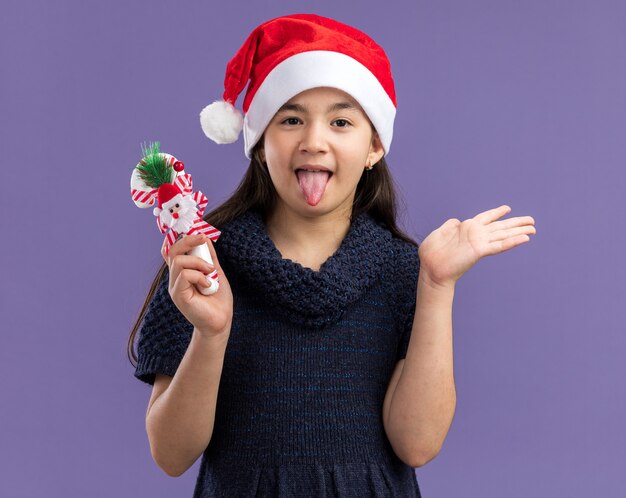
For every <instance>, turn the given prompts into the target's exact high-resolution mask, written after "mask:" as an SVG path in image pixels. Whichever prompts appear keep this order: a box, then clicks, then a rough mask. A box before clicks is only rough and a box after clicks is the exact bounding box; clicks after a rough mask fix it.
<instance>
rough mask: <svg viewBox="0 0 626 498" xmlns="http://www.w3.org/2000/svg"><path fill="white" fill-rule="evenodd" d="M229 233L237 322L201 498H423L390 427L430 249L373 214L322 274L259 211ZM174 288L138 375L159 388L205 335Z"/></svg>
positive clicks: (151, 327)
mask: <svg viewBox="0 0 626 498" xmlns="http://www.w3.org/2000/svg"><path fill="white" fill-rule="evenodd" d="M220 230H221V231H222V235H221V236H220V238H219V240H218V241H217V242H216V243H215V248H216V252H217V255H218V258H219V261H220V263H221V265H222V267H223V269H224V272H225V273H226V276H227V277H228V280H229V282H230V285H231V288H232V291H233V298H234V312H233V322H232V328H231V332H230V336H229V340H228V345H227V347H226V353H225V357H224V366H223V370H222V376H221V380H220V386H219V392H218V398H217V407H216V414H215V425H214V429H213V435H212V438H211V441H210V443H209V445H208V447H207V448H206V450H205V451H204V453H203V455H202V461H201V466H200V472H199V475H198V479H197V483H196V488H195V492H194V498H208V497H228V498H232V497H244V498H245V497H285V498H286V497H294V498H295V497H298V498H303V497H315V498H317V497H342V498H347V497H358V498H367V497H395V498H398V497H420V496H421V495H420V490H419V486H418V483H417V480H416V477H415V470H414V469H413V468H412V467H410V466H408V465H406V464H405V463H403V462H402V461H401V460H400V459H399V458H398V457H397V456H396V454H395V453H394V451H393V449H392V447H391V445H390V443H389V440H388V439H387V437H386V434H385V430H384V427H383V420H382V406H383V400H384V396H385V393H386V390H387V386H388V384H389V380H390V377H391V374H392V372H393V369H394V367H395V365H396V363H397V362H398V360H400V359H402V358H404V357H405V354H406V349H407V345H408V340H409V336H410V332H411V326H412V322H413V314H414V311H415V299H416V286H417V277H418V272H419V260H418V254H417V247H415V246H414V245H412V244H409V243H407V242H404V241H402V240H400V239H397V238H394V237H392V235H391V233H390V232H389V231H388V230H387V229H386V228H384V227H383V226H381V225H379V224H377V223H376V222H375V221H374V220H373V219H372V218H371V217H370V216H369V215H367V214H361V215H359V216H356V217H355V218H354V220H353V221H352V224H351V226H350V229H349V231H348V233H347V235H346V237H345V238H344V240H343V241H342V243H341V246H340V247H339V249H338V250H337V251H336V252H335V253H334V254H333V255H332V256H331V257H330V258H328V259H327V260H326V262H325V263H324V264H323V265H322V266H321V268H320V270H319V271H314V270H312V269H310V268H306V267H304V266H302V265H300V264H299V263H296V262H294V261H292V260H288V259H283V258H282V256H281V254H280V252H279V251H278V249H277V248H276V246H275V245H274V243H273V242H272V240H271V239H270V238H269V236H268V234H267V231H266V228H265V224H264V221H263V218H262V216H261V215H260V214H259V213H257V212H255V211H250V212H248V213H246V214H245V215H243V216H241V217H239V218H237V219H236V220H234V221H232V222H230V223H229V224H227V225H226V226H224V227H220ZM167 287H168V278H167V273H166V277H165V278H164V279H163V281H162V282H161V285H160V287H159V288H158V290H157V292H156V293H155V295H154V298H153V300H152V301H151V303H150V305H149V308H148V310H147V312H146V316H145V318H144V321H143V324H142V328H141V331H140V337H139V342H138V346H137V350H138V357H139V359H138V365H137V369H136V371H135V376H136V377H137V378H138V379H140V380H142V381H144V382H147V383H149V384H153V383H154V378H155V373H163V374H166V375H170V376H173V375H174V374H175V373H176V369H177V368H178V365H179V364H180V361H181V360H182V357H183V355H184V354H185V351H186V349H187V346H188V344H189V342H190V340H191V334H192V330H193V326H192V325H191V324H190V323H189V322H188V321H187V320H186V319H185V317H184V316H183V315H182V314H181V313H180V311H178V309H177V308H176V307H175V305H174V304H173V303H172V300H171V298H170V296H169V293H168V290H167Z"/></svg>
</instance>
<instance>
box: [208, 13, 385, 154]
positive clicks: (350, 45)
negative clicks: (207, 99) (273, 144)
mask: <svg viewBox="0 0 626 498" xmlns="http://www.w3.org/2000/svg"><path fill="white" fill-rule="evenodd" d="M248 80H250V84H249V85H248V90H247V92H246V95H245V97H244V100H243V106H242V107H243V114H242V113H241V111H239V110H238V109H235V107H234V104H235V101H236V100H237V97H238V95H239V94H240V93H241V92H242V91H243V89H244V88H245V86H246V84H247V83H248ZM322 86H328V87H333V88H338V89H340V90H343V91H344V92H346V93H348V94H350V95H351V96H352V97H353V98H354V99H355V100H356V101H357V102H358V103H359V104H360V105H361V107H362V108H363V110H364V111H365V113H366V114H367V116H368V117H369V119H370V120H371V121H372V124H373V125H374V128H376V131H377V132H378V135H379V137H380V139H381V142H382V144H383V148H384V150H385V155H386V154H388V153H389V148H390V146H391V139H392V136H393V122H394V119H395V115H396V94H395V89H394V84H393V78H392V75H391V65H390V63H389V60H388V59H387V56H386V54H385V52H384V51H383V49H382V48H381V47H380V46H379V45H378V44H376V42H374V40H372V39H371V38H370V37H369V36H367V35H366V34H365V33H363V32H361V31H359V30H357V29H356V28H353V27H351V26H348V25H346V24H342V23H340V22H338V21H335V20H333V19H330V18H328V17H322V16H318V15H316V14H293V15H288V16H283V17H277V18H275V19H272V20H270V21H267V22H265V23H263V24H261V25H260V26H258V27H257V28H255V29H254V31H252V33H251V34H250V36H248V39H247V40H246V41H245V42H244V44H243V45H242V46H241V48H240V49H239V51H238V52H237V54H236V55H235V57H233V58H232V60H231V61H230V62H229V63H228V65H227V67H226V77H225V79H224V88H225V90H224V95H223V100H221V101H215V102H213V103H212V104H210V105H208V106H206V107H205V108H204V109H203V110H202V112H201V113H200V123H201V126H202V130H203V131H204V133H205V135H206V136H207V137H209V138H210V139H211V140H213V141H214V142H216V143H218V144H224V143H232V142H234V141H236V140H237V138H238V137H239V132H240V131H241V129H242V128H243V137H244V152H245V154H246V157H247V158H248V159H250V158H251V151H252V148H253V147H254V145H255V144H256V143H257V142H258V140H259V138H261V135H262V134H263V132H264V130H265V128H266V126H267V125H268V123H269V122H270V121H271V119H272V117H273V116H274V114H275V113H276V111H278V109H279V108H280V107H281V106H282V105H283V104H284V103H285V102H287V101H288V100H289V99H290V98H292V97H293V96H295V95H297V94H298V93H300V92H303V91H304V90H308V89H310V88H316V87H322Z"/></svg>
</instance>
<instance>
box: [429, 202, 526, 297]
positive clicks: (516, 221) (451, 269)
mask: <svg viewBox="0 0 626 498" xmlns="http://www.w3.org/2000/svg"><path fill="white" fill-rule="evenodd" d="M510 211H511V208H510V207H509V206H507V205H503V206H500V207H497V208H494V209H490V210H488V211H484V212H482V213H479V214H477V215H476V216H474V217H473V218H470V219H467V220H465V221H460V220H458V219H456V218H451V219H449V220H448V221H446V222H445V223H444V224H443V225H441V226H440V227H439V228H438V229H436V230H434V231H433V232H432V233H430V234H429V235H428V237H426V238H425V239H424V240H423V241H422V243H421V244H420V247H419V257H420V272H426V274H427V276H428V278H429V279H430V281H431V282H433V283H436V284H440V285H450V284H454V283H455V282H456V281H457V280H458V279H459V278H461V276H462V275H463V274H464V273H465V272H466V271H467V270H469V269H470V268H471V267H472V266H474V265H475V264H476V262H478V260H479V259H480V258H482V257H483V256H491V255H494V254H499V253H501V252H505V251H508V250H509V249H512V248H513V247H516V246H518V245H520V244H523V243H524V242H528V241H529V240H530V237H529V235H530V234H535V233H536V230H535V226H534V225H535V220H534V219H533V218H532V217H531V216H521V217H515V218H508V219H506V220H500V221H497V220H499V219H500V218H502V216H504V215H505V214H507V213H508V212H510Z"/></svg>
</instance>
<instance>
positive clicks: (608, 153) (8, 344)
mask: <svg viewBox="0 0 626 498" xmlns="http://www.w3.org/2000/svg"><path fill="white" fill-rule="evenodd" d="M625 5H626V4H624V2H622V1H617V0H616V1H613V2H611V1H597V0H596V1H591V0H589V1H570V2H555V1H546V0H534V1H527V2H519V1H512V0H504V1H502V0H499V1H496V0H492V1H486V0H478V1H473V2H467V1H464V0H458V1H438V2H425V1H417V2H416V1H405V2H402V3H400V2H394V3H392V4H390V3H388V2H373V1H371V2H363V1H359V2H357V1H351V2H337V1H336V0H332V1H317V2H315V3H313V2H288V1H282V2H254V3H253V2H243V1H232V2H220V3H217V2H215V3H209V2H199V1H196V2H185V3H176V2H163V1H147V0H146V1H132V2H115V3H112V2H89V1H56V2H46V1H43V0H39V1H35V2H33V1H24V0H20V1H19V2H18V1H6V0H5V1H4V2H3V8H2V16H0V26H1V28H2V29H0V57H1V62H2V65H1V80H0V84H1V85H2V88H1V90H2V91H1V92H0V112H1V116H2V124H1V125H0V143H1V151H2V167H3V171H4V175H3V177H4V182H3V188H2V190H3V194H2V195H1V196H0V205H1V208H2V209H1V212H2V216H1V219H2V249H1V251H2V262H3V264H4V265H5V266H4V277H3V278H2V284H1V285H2V289H1V294H0V312H1V316H2V320H1V323H2V347H1V349H0V375H1V378H2V381H3V382H2V385H3V387H2V391H1V392H2V394H1V398H0V400H1V401H0V448H2V450H1V453H0V495H2V496H11V497H33V496H49V497H83V496H90V497H134V496H150V497H153V498H157V497H171V496H191V494H192V490H193V486H194V483H195V479H196V475H197V471H198V464H199V461H198V462H196V464H195V465H194V466H193V467H192V468H191V469H189V471H188V472H187V473H186V474H184V475H183V476H182V477H180V478H178V479H173V478H171V477H168V476H167V475H166V474H165V473H163V472H162V471H161V470H160V469H159V468H158V467H157V466H156V464H155V463H154V462H153V461H152V459H151V456H150V451H149V446H148V440H147V436H146V433H145V426H144V416H145V411H146V407H147V403H148V399H149V395H150V389H149V388H148V386H147V385H145V384H142V383H140V382H139V381H137V380H136V379H134V378H133V369H132V367H131V365H130V363H129V362H128V360H127V358H126V353H125V348H126V340H127V337H128V333H129V330H130V328H131V326H132V324H133V322H134V320H135V318H136V316H137V313H138V311H139V309H140V306H141V304H142V302H143V299H144V298H145V295H146V293H147V290H148V286H149V284H150V282H151V281H152V278H153V277H154V275H155V272H156V270H157V268H158V266H159V265H160V263H161V256H160V253H159V249H160V247H161V242H162V236H161V235H160V233H159V232H158V230H157V227H156V224H155V222H154V217H153V216H152V214H151V213H150V211H149V210H140V209H137V208H136V207H135V206H134V204H133V203H132V202H131V199H130V191H129V181H130V174H131V170H132V168H133V166H134V165H135V164H136V162H137V160H138V159H139V158H140V152H141V149H140V144H141V143H142V142H143V141H146V140H160V141H161V143H162V149H163V150H165V151H167V152H170V153H172V154H174V155H176V156H178V157H179V158H180V159H181V160H183V161H184V162H185V163H186V164H187V169H188V171H189V172H190V173H192V175H193V177H194V182H195V185H197V186H198V188H199V189H201V190H202V191H203V192H204V193H205V194H206V195H207V196H208V197H209V200H210V204H209V208H211V207H214V206H215V205H217V204H218V203H220V202H221V201H222V200H224V199H225V198H226V197H227V196H228V195H229V194H230V193H231V192H232V191H233V189H234V188H235V187H236V185H237V183H238V182H239V179H240V178H241V176H242V174H243V172H244V170H245V168H246V167H247V164H248V161H247V160H246V159H245V157H244V154H243V138H242V137H240V139H239V141H238V142H237V143H236V144H232V145H221V146H220V145H216V144H214V143H213V142H211V141H209V140H208V139H207V138H206V137H204V135H203V134H202V131H201V129H200V126H199V120H198V114H199V112H200V110H201V109H202V107H204V106H205V105H207V104H209V103H210V102H212V101H213V100H215V99H217V98H220V97H221V94H222V91H223V78H224V71H225V67H226V63H227V62H228V61H229V60H230V58H231V57H232V56H233V55H234V54H235V52H236V50H237V49H238V48H239V46H240V45H241V43H242V42H243V41H244V39H245V38H246V37H247V36H248V34H249V32H250V31H251V30H252V29H253V28H254V27H255V26H257V25H258V24H260V23H261V22H263V21H266V20H268V19H270V18H273V17H276V16H279V15H284V14H291V13H296V12H315V13H318V14H321V15H327V16H331V17H335V18H336V19H338V20H340V21H343V22H346V23H348V24H351V25H353V26H355V27H357V28H360V29H362V30H364V31H365V32H367V33H368V34H370V35H371V36H372V37H373V38H374V39H375V40H376V41H378V42H379V43H380V44H381V45H382V46H383V47H384V48H385V50H386V52H387V54H388V56H389V58H390V60H391V63H392V68H393V71H394V79H395V82H396V90H397V94H398V114H397V119H396V126H395V134H394V138H393V146H392V148H391V152H390V154H389V156H388V159H389V164H390V166H391V168H392V170H393V173H394V175H395V178H396V180H397V182H398V184H400V185H401V194H402V195H403V197H404V199H405V201H406V211H405V213H404V215H403V217H402V218H401V223H402V225H403V226H404V227H406V229H407V231H408V232H409V233H410V234H412V235H413V236H414V237H415V238H417V239H419V240H422V239H423V238H424V237H425V236H426V235H428V233H430V232H431V231H432V230H434V229H436V228H437V227H439V226H440V225H441V224H442V223H443V222H445V221H446V220H447V219H448V218H451V217H455V218H459V219H466V218H469V217H472V216H474V215H475V214H477V213H479V212H481V211H484V210H487V209H490V208H493V207H497V206H499V205H501V204H508V205H510V206H511V207H512V212H511V213H510V214H509V215H508V216H507V217H510V216H522V215H532V216H533V217H534V218H535V220H536V227H537V235H536V236H534V237H533V238H532V239H531V241H530V242H529V243H526V244H523V245H522V246H519V247H517V248H515V249H513V250H511V251H509V252H507V253H504V254H500V255H498V256H495V257H488V258H485V259H483V260H482V261H480V262H479V263H478V264H477V265H476V266H475V267H474V268H472V269H471V270H470V271H469V272H468V273H467V274H466V275H465V276H464V277H463V278H462V279H461V280H460V281H459V283H458V285H457V290H456V295H455V303H454V310H453V317H454V352H455V379H456V387H457V395H458V401H457V408H456V414H455V418H454V422H453V424H452V427H451V430H450V432H449V434H448V437H447V439H446V442H445V444H444V447H443V450H442V451H441V453H440V454H439V456H437V458H436V459H435V460H433V461H432V462H430V463H429V464H428V465H426V466H424V467H421V468H418V469H417V476H418V481H419V483H420V486H421V488H422V491H423V495H424V497H425V498H437V497H441V498H443V497H465V496H467V497H481V498H491V497H493V498H502V497H507V498H517V497H527V496H533V497H555V496H559V497H560V496H568V497H587V496H602V497H604V498H608V497H618V496H620V497H621V496H624V488H625V486H626V473H625V472H624V464H625V463H626V450H625V449H624V448H625V446H626V437H625V431H624V425H623V423H624V420H625V419H626V401H625V394H626V393H625V388H624V377H625V375H624V374H625V373H626V368H625V366H624V364H625V362H624V350H625V347H626V340H625V339H624V335H623V330H624V319H625V318H626V316H625V315H626V314H625V312H624V297H625V295H626V292H625V288H624V287H625V284H624V282H625V281H626V269H625V265H624V263H623V259H622V258H623V253H624V247H625V244H624V243H625V242H626V236H625V235H624V231H625V228H626V223H625V217H624V211H625V209H624V207H625V205H624V193H625V192H626V173H625V170H624V158H625V156H626V55H625V54H626V30H625V29H624V26H625V25H626V7H625ZM390 6H392V8H390ZM242 100H243V94H242V96H241V97H240V99H239V100H238V101H237V105H238V107H240V106H241V102H242ZM620 330H622V332H619V331H620Z"/></svg>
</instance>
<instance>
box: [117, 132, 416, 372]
mask: <svg viewBox="0 0 626 498" xmlns="http://www.w3.org/2000/svg"><path fill="white" fill-rule="evenodd" d="M263 143H264V137H263V136H262V137H261V138H260V139H259V141H258V142H257V144H256V145H255V147H254V148H253V150H252V159H251V160H250V166H249V167H248V170H247V171H246V174H245V175H244V177H243V179H242V180H241V183H240V184H239V186H238V187H237V189H236V190H235V192H234V193H233V194H232V195H231V196H230V197H229V198H228V199H227V200H226V201H224V202H223V203H222V204H221V205H220V206H218V207H216V208H215V209H214V210H213V211H211V212H210V213H208V214H206V215H205V216H204V217H203V219H204V220H205V221H206V222H207V223H209V224H211V225H213V226H215V227H217V228H220V227H221V226H223V225H225V224H227V223H228V222H229V221H231V220H233V219H235V218H237V217H238V216H240V215H242V214H244V213H245V212H247V211H249V210H256V211H259V212H261V214H262V215H263V217H264V218H266V217H267V216H268V215H269V214H270V213H271V212H272V211H273V209H274V206H275V203H276V197H277V193H276V189H275V188H274V184H273V183H272V179H271V177H270V175H269V172H268V171H267V167H266V166H265V163H264V162H263V161H262V159H261V155H260V150H261V148H262V144H263ZM360 213H368V214H370V215H371V216H372V218H374V219H375V220H376V221H377V222H379V223H381V224H382V225H384V226H385V227H386V228H387V229H388V230H389V231H390V232H391V233H392V234H393V236H394V237H397V238H400V239H402V240H404V241H406V242H409V243H411V244H413V245H415V246H418V244H417V242H415V241H414V240H413V239H411V238H410V237H409V236H408V235H406V234H405V233H404V232H403V231H402V230H400V229H399V228H398V226H397V225H396V216H397V203H396V188H395V185H394V181H393V178H392V177H391V174H390V173H389V168H388V167H387V163H386V162H385V158H384V156H383V157H382V158H381V159H380V160H379V161H378V162H377V163H376V164H375V165H374V167H373V169H371V170H367V171H365V172H364V173H363V175H362V176H361V179H360V180H359V183H358V184H357V188H356V194H355V196H354V203H353V205H352V214H351V219H354V218H355V217H356V216H358V215H359V214H360ZM166 269H167V264H166V263H165V262H163V265H162V266H161V268H160V269H159V271H158V272H157V274H156V276H155V278H154V280H153V281H152V285H151V286H150V290H149V291H148V295H147V297H146V300H145V302H144V303H143V306H142V308H141V311H140V312H139V315H138V317H137V320H136V321H135V325H134V326H133V328H132V330H131V333H130V336H129V338H128V349H127V354H128V358H129V360H130V362H131V364H132V365H133V366H134V367H136V366H137V354H136V353H135V349H134V342H135V335H136V334H137V331H138V330H139V328H140V325H141V322H142V320H143V318H144V315H145V313H146V310H147V308H148V304H150V301H151V300H152V297H153V296H154V293H155V292H156V290H157V288H158V287H159V284H160V282H161V279H162V278H163V276H164V274H165V270H166Z"/></svg>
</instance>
